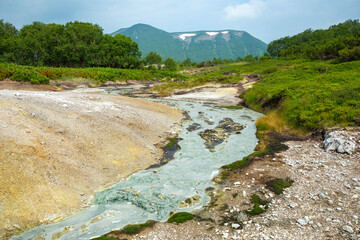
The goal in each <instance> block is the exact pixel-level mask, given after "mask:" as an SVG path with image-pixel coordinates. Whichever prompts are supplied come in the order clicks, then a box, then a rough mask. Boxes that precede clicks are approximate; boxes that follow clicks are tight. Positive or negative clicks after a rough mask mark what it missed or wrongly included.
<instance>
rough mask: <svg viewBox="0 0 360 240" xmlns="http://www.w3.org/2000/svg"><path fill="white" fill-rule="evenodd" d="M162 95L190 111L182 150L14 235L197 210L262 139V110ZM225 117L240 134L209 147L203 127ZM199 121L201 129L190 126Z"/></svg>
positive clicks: (72, 234) (71, 234)
mask: <svg viewBox="0 0 360 240" xmlns="http://www.w3.org/2000/svg"><path fill="white" fill-rule="evenodd" d="M155 101H161V102H164V103H166V104H170V105H172V106H174V107H177V108H180V109H182V110H185V111H187V112H188V114H189V117H190V119H189V120H186V121H184V122H183V124H182V132H181V133H180V134H179V136H178V137H179V138H182V139H183V140H181V141H180V142H179V143H178V144H179V146H180V148H181V149H180V150H179V151H178V152H176V153H175V158H174V160H172V161H170V162H168V163H167V164H165V165H163V166H161V167H159V168H152V169H148V170H143V171H140V172H137V173H134V174H132V175H131V176H130V177H128V178H127V179H123V180H122V181H120V182H119V183H117V184H115V185H113V186H112V187H111V188H109V189H107V190H105V191H103V192H99V193H97V194H95V196H94V199H95V200H94V203H93V205H91V206H90V207H89V208H87V209H86V210H84V211H81V212H79V213H77V214H75V215H72V216H70V217H68V218H66V219H64V220H62V221H59V222H56V223H52V224H48V225H43V226H39V227H36V228H33V229H30V230H28V231H26V232H24V233H22V234H20V235H17V236H14V237H12V238H11V239H13V240H20V239H21V240H25V239H37V240H40V239H44V240H48V239H49V240H51V239H90V238H93V237H96V236H101V235H103V234H105V233H108V232H110V231H111V230H114V229H121V228H122V227H123V226H125V225H127V224H133V223H144V222H146V221H147V220H150V219H151V220H156V221H166V220H167V219H168V217H169V214H170V212H172V211H182V212H184V211H185V212H192V211H194V210H195V211H196V209H200V208H201V207H202V206H204V205H206V204H207V203H208V202H209V200H210V197H209V196H208V195H207V194H206V193H205V189H206V188H208V187H210V186H211V185H212V184H213V182H212V179H213V177H214V176H216V175H217V174H218V169H219V168H220V167H221V166H223V165H226V164H229V163H232V162H234V161H237V160H241V159H242V158H243V157H245V156H247V155H249V154H251V153H252V152H253V151H254V148H255V146H256V145H257V139H256V136H255V132H256V127H255V120H256V119H257V118H258V117H259V116H261V114H260V113H257V112H254V111H252V110H250V109H247V108H244V109H225V108H219V107H216V106H214V105H211V104H203V103H195V102H184V101H164V100H155ZM225 118H231V119H232V120H233V121H234V122H235V123H239V124H242V125H244V126H245V128H244V129H243V130H241V131H240V132H237V134H235V133H234V134H231V135H230V136H228V138H227V139H226V140H225V141H224V142H222V143H220V144H218V145H216V147H215V151H210V150H209V149H207V148H206V147H205V145H204V139H203V138H201V136H199V134H198V133H199V132H203V131H204V130H206V129H214V128H215V127H216V126H218V124H219V122H220V121H222V120H224V119H225ZM194 123H198V124H199V125H200V126H201V127H200V129H197V130H194V131H190V130H188V129H187V128H188V127H189V126H190V125H192V124H194ZM193 196H196V199H197V201H196V203H195V204H194V205H192V206H185V207H182V208H180V207H179V204H180V202H182V201H184V200H185V199H187V198H191V197H193Z"/></svg>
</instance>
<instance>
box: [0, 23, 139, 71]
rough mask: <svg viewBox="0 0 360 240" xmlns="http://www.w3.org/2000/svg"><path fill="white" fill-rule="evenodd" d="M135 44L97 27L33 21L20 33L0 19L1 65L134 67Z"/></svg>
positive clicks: (136, 59)
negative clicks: (4, 63)
mask: <svg viewBox="0 0 360 240" xmlns="http://www.w3.org/2000/svg"><path fill="white" fill-rule="evenodd" d="M140 56H141V53H140V51H139V48H138V45H137V43H135V42H133V41H132V40H131V38H129V37H126V36H124V35H120V34H117V35H115V36H110V35H104V33H103V29H102V28H101V27H100V26H99V25H97V24H91V23H84V22H77V21H75V22H68V23H66V24H65V25H61V24H55V23H52V24H44V23H41V22H34V23H32V24H30V25H25V26H24V27H22V28H21V29H20V30H19V31H18V30H17V29H16V28H15V27H14V26H13V25H12V24H11V23H8V22H4V21H3V20H0V62H7V63H15V64H20V65H31V66H49V67H81V68H83V67H112V68H130V69H131V68H137V67H138V66H139V65H140Z"/></svg>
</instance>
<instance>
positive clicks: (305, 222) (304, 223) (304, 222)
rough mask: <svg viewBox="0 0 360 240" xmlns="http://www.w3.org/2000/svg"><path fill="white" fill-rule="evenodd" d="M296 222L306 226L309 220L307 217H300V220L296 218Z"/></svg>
mask: <svg viewBox="0 0 360 240" xmlns="http://www.w3.org/2000/svg"><path fill="white" fill-rule="evenodd" d="M296 222H297V223H298V224H300V225H301V226H305V225H306V224H308V221H307V220H306V219H305V218H299V219H298V220H296Z"/></svg>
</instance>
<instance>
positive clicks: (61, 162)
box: [0, 87, 182, 239]
mask: <svg viewBox="0 0 360 240" xmlns="http://www.w3.org/2000/svg"><path fill="white" fill-rule="evenodd" d="M31 90H36V87H35V89H31ZM42 90H44V89H42ZM181 118H182V114H181V112H179V111H178V110H176V109H174V108H172V107H169V106H165V105H161V104H157V103H153V102H148V101H145V100H141V99H132V98H126V97H120V96H110V95H96V94H84V93H72V92H48V91H41V92H39V91H14V90H0V148H1V151H0V162H1V165H0V196H1V198H0V222H1V224H0V239H3V238H4V237H6V236H9V235H10V234H13V233H16V232H18V231H21V230H23V229H26V228H30V227H33V226H35V225H38V224H40V223H45V222H49V221H53V220H56V219H60V218H63V217H65V216H67V215H69V214H71V213H74V212H76V211H78V210H79V209H80V208H81V207H85V206H86V205H88V204H89V202H90V200H91V199H90V198H91V196H92V195H93V194H94V191H98V190H101V189H102V188H104V187H106V186H109V185H110V184H113V183H115V182H117V181H118V180H120V179H122V178H124V177H126V176H128V175H129V174H131V173H133V172H136V171H138V170H141V169H144V168H146V167H148V166H150V165H152V164H156V163H158V160H159V158H160V157H161V155H162V152H161V151H160V150H159V149H158V148H157V147H155V145H154V144H156V143H159V142H161V141H163V140H164V138H165V135H167V134H168V133H167V132H173V131H177V129H179V128H178V126H177V125H176V123H177V122H178V121H180V119H181Z"/></svg>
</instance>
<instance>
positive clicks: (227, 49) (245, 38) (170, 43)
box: [111, 23, 267, 62]
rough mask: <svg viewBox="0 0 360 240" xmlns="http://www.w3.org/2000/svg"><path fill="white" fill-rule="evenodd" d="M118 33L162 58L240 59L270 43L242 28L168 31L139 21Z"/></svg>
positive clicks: (145, 52)
mask: <svg viewBox="0 0 360 240" xmlns="http://www.w3.org/2000/svg"><path fill="white" fill-rule="evenodd" d="M117 33H120V34H123V35H126V36H128V37H130V38H131V39H132V40H133V41H135V42H137V43H138V45H139V48H140V51H141V52H142V54H143V56H146V54H148V53H149V52H151V51H153V52H156V53H158V54H160V56H161V57H162V58H164V59H165V58H168V57H171V58H173V59H174V60H177V61H183V60H185V59H186V58H190V59H191V60H192V61H194V62H201V61H207V60H212V59H214V58H222V59H224V58H227V59H236V58H237V57H245V56H246V55H248V54H252V55H254V56H261V55H263V53H264V52H266V48H267V44H266V43H264V42H263V41H261V40H259V39H257V38H255V37H253V36H252V35H250V34H249V33H247V32H246V31H239V30H232V29H226V30H217V31H215V30H199V31H187V32H172V33H169V32H166V31H164V30H161V29H158V28H155V27H153V26H151V25H148V24H143V23H139V24H135V25H133V26H131V27H129V28H121V29H119V30H117V31H115V32H113V33H112V34H111V35H115V34H117Z"/></svg>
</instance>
